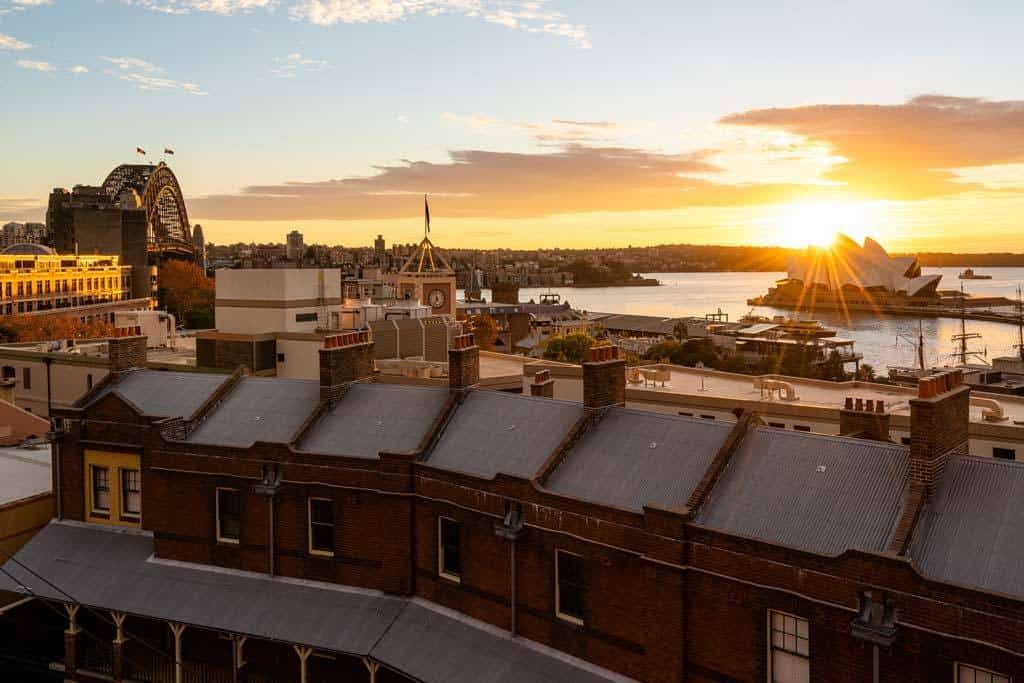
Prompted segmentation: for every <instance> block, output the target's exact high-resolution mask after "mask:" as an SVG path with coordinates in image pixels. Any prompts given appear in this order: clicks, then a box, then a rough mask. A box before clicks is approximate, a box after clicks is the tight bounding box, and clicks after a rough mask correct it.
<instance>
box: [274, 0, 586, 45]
mask: <svg viewBox="0 0 1024 683" xmlns="http://www.w3.org/2000/svg"><path fill="white" fill-rule="evenodd" d="M549 4H550V3H549V1H548V0H300V1H299V2H298V3H296V4H293V5H292V6H291V7H290V9H289V13H290V14H291V16H292V17H293V18H295V19H298V20H301V21H308V22H310V23H313V24H319V25H322V26H329V25H331V24H338V23H342V24H365V23H389V22H393V21H399V20H402V19H406V18H408V17H411V16H414V15H417V14H423V15H427V16H437V15H440V14H458V15H462V16H466V17H473V18H478V19H481V20H482V21H486V22H488V23H492V24H500V25H502V26H507V27H508V28H514V29H520V30H523V31H528V32H530V33H549V34H552V35H556V36H561V37H564V38H568V39H569V41H570V42H571V43H572V44H574V45H576V46H577V47H581V48H589V47H591V43H590V38H589V36H588V35H587V29H586V27H585V26H584V25H582V24H576V23H573V22H571V21H569V19H568V17H567V16H566V15H565V14H564V13H563V12H560V11H557V10H554V9H551V8H550V7H549Z"/></svg>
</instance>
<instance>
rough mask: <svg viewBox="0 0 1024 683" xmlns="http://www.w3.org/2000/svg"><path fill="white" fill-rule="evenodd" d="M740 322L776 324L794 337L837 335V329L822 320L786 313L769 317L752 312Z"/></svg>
mask: <svg viewBox="0 0 1024 683" xmlns="http://www.w3.org/2000/svg"><path fill="white" fill-rule="evenodd" d="M740 322H741V323H744V324H746V325H750V326H754V325H758V326H769V325H770V326H774V327H775V328H776V329H778V330H779V331H780V332H782V333H783V334H785V335H786V336H789V337H794V338H807V339H821V338H824V337H834V336H836V331H835V330H834V329H832V328H831V327H825V326H824V325H822V324H821V321H820V320H801V319H799V318H787V317H786V316H784V315H777V316H774V317H772V318H769V317H768V316H766V315H754V314H752V313H751V314H748V315H745V316H743V317H742V318H740ZM762 329H764V328H762Z"/></svg>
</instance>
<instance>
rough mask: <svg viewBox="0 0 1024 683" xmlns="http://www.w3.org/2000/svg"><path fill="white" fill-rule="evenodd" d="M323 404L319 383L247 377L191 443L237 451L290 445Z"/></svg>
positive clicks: (211, 414)
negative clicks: (258, 445)
mask: <svg viewBox="0 0 1024 683" xmlns="http://www.w3.org/2000/svg"><path fill="white" fill-rule="evenodd" d="M319 403H320V383H319V382H317V381H316V380H306V379H281V378H277V377H244V378H243V379H242V380H241V381H239V383H238V385H236V386H235V387H234V388H233V389H232V390H231V393H229V394H228V395H227V397H225V398H224V400H223V401H222V402H221V403H220V405H218V406H217V407H216V408H214V410H213V412H212V413H210V414H209V415H207V416H206V419H204V420H203V421H202V422H201V423H199V426H198V427H197V428H196V430H195V431H194V432H192V434H190V435H189V437H188V441H191V442H193V443H207V444H216V445H219V446H237V447H245V446H251V445H252V444H254V443H255V442H257V441H269V442H272V443H288V442H289V441H290V440H291V438H292V436H294V435H295V432H296V431H298V429H299V427H301V426H302V423H303V422H305V421H306V418H308V417H309V415H310V414H312V412H313V410H314V409H315V408H316V406H317V405H318V404H319Z"/></svg>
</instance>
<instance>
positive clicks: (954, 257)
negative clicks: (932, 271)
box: [917, 252, 1024, 268]
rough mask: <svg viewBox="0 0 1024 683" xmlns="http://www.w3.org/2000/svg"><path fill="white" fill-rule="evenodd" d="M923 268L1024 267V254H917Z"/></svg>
mask: <svg viewBox="0 0 1024 683" xmlns="http://www.w3.org/2000/svg"><path fill="white" fill-rule="evenodd" d="M917 257H918V258H919V259H920V261H921V265H922V266H934V267H937V268H940V267H964V268H975V267H981V268H984V267H986V266H988V267H992V266H1024V254H1010V253H995V254H951V253H946V252H921V253H919V254H917Z"/></svg>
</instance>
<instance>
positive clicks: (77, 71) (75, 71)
mask: <svg viewBox="0 0 1024 683" xmlns="http://www.w3.org/2000/svg"><path fill="white" fill-rule="evenodd" d="M68 71H70V72H71V73H73V74H87V73H89V68H88V67H85V66H82V65H81V64H79V65H77V66H73V67H71V68H70V69H68Z"/></svg>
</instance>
